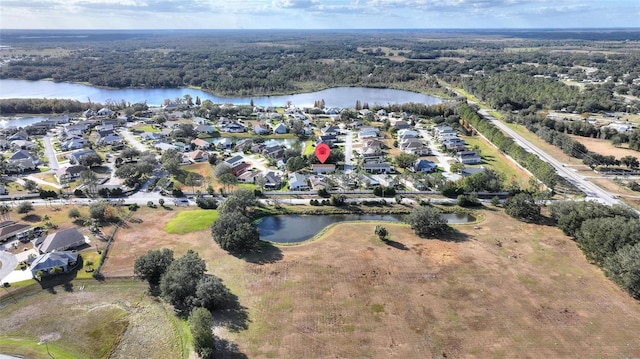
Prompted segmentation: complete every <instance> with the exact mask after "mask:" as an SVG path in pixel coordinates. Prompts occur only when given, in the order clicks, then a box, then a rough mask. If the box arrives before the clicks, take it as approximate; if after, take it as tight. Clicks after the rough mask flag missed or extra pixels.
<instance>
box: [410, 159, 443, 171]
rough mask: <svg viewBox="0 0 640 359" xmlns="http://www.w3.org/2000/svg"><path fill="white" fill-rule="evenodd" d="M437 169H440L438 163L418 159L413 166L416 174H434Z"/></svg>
mask: <svg viewBox="0 0 640 359" xmlns="http://www.w3.org/2000/svg"><path fill="white" fill-rule="evenodd" d="M436 168H438V166H437V165H436V163H435V162H433V161H429V160H421V159H417V160H416V162H415V163H414V164H413V171H414V172H432V171H433V170H435V169H436Z"/></svg>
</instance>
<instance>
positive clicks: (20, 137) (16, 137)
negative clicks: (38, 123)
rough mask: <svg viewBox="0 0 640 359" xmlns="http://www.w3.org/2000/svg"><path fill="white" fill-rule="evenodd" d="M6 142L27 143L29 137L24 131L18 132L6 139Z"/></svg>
mask: <svg viewBox="0 0 640 359" xmlns="http://www.w3.org/2000/svg"><path fill="white" fill-rule="evenodd" d="M7 140H8V141H20V140H22V141H28V140H29V135H28V134H27V132H26V131H18V132H16V133H14V134H13V135H11V136H9V137H8V138H7Z"/></svg>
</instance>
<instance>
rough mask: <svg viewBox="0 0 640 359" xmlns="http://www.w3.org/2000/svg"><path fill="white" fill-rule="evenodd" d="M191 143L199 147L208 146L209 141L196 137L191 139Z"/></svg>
mask: <svg viewBox="0 0 640 359" xmlns="http://www.w3.org/2000/svg"><path fill="white" fill-rule="evenodd" d="M191 143H193V144H194V145H196V146H200V147H209V145H210V143H209V142H207V141H205V140H203V139H201V138H196V139H193V140H191Z"/></svg>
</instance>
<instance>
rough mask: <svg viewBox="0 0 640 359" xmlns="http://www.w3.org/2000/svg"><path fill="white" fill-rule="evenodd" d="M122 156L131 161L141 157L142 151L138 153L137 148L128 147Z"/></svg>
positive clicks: (121, 153)
mask: <svg viewBox="0 0 640 359" xmlns="http://www.w3.org/2000/svg"><path fill="white" fill-rule="evenodd" d="M120 156H121V157H124V158H126V159H128V160H129V161H131V160H132V159H134V158H136V157H138V156H140V151H138V150H137V149H136V148H135V147H127V148H125V149H123V150H122V152H120Z"/></svg>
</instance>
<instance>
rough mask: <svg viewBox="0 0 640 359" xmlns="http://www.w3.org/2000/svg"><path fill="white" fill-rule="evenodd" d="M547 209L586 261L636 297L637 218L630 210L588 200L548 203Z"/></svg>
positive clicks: (639, 283) (639, 288)
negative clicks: (571, 238) (595, 265)
mask: <svg viewBox="0 0 640 359" xmlns="http://www.w3.org/2000/svg"><path fill="white" fill-rule="evenodd" d="M549 211H550V213H551V217H552V218H553V219H554V220H555V222H556V225H557V226H558V227H559V228H560V229H562V231H563V232H564V233H565V234H566V235H568V236H571V237H573V238H574V240H575V241H576V242H577V243H578V246H579V247H580V249H582V251H583V253H584V254H585V256H586V257H587V258H588V259H589V260H590V261H593V262H594V263H595V264H597V265H598V266H600V267H601V268H603V269H604V271H605V273H606V274H607V276H609V278H611V279H612V280H613V281H614V282H616V283H617V284H618V285H620V287H622V288H623V289H624V290H626V291H627V292H629V294H631V295H632V296H633V297H634V298H636V299H640V221H639V218H638V214H637V213H636V212H635V211H634V210H632V209H629V208H627V207H623V206H606V205H603V204H600V203H597V202H591V201H562V202H554V203H552V204H550V205H549Z"/></svg>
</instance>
